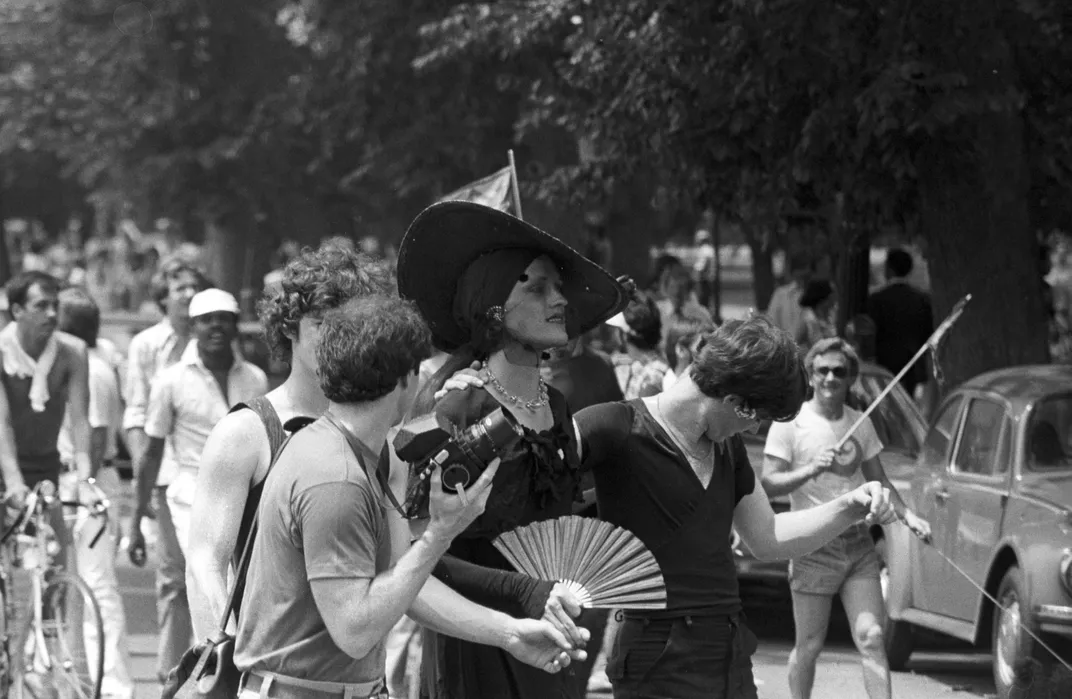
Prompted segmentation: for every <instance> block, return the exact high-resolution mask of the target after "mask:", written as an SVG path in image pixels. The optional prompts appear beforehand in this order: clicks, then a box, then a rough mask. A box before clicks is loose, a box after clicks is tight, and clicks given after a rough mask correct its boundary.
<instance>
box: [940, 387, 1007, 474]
mask: <svg viewBox="0 0 1072 699" xmlns="http://www.w3.org/2000/svg"><path fill="white" fill-rule="evenodd" d="M1004 422H1005V408H1004V407H1003V406H1002V405H1001V404H999V403H996V402H995V401H992V400H988V399H986V398H974V399H972V402H971V404H969V405H968V412H967V414H966V416H965V418H964V427H963V429H961V432H960V442H959V444H958V445H957V456H956V458H955V459H954V462H953V469H954V470H955V471H956V472H958V473H965V474H971V475H974V476H991V475H994V474H995V473H997V472H998V469H997V467H996V463H997V459H998V456H999V451H998V446H999V441H1000V439H1001V432H1002V428H1003V426H1004Z"/></svg>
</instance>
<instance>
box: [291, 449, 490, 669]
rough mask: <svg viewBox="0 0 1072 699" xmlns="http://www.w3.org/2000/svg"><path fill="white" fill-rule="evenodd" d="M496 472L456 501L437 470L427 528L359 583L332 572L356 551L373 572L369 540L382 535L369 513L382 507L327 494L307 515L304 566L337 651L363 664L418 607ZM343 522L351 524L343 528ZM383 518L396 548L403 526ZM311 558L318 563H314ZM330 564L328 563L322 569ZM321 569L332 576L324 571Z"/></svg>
mask: <svg viewBox="0 0 1072 699" xmlns="http://www.w3.org/2000/svg"><path fill="white" fill-rule="evenodd" d="M498 466H499V465H498V463H495V462H493V463H492V465H491V466H490V467H489V468H488V469H487V470H485V471H484V473H483V474H481V476H480V478H479V479H477V481H476V483H475V484H473V486H472V487H470V488H469V489H467V490H466V491H464V493H462V492H459V494H457V495H455V494H450V493H446V492H444V491H443V485H442V478H441V473H440V471H439V470H438V469H437V470H436V471H435V472H433V474H432V477H431V479H430V480H431V483H430V486H431V502H430V504H429V511H430V514H431V518H430V521H429V524H428V527H427V528H426V529H425V531H424V533H422V534H421V535H420V537H418V538H417V539H416V541H414V542H413V543H412V544H411V545H410V546H409V547H408V548H406V549H405V551H404V553H402V555H401V556H398V558H397V561H396V562H395V564H394V566H392V567H391V568H388V569H387V570H384V571H377V572H376V573H375V575H374V576H369V577H358V576H356V575H353V574H352V573H351V574H350V575H348V576H345V577H344V576H342V575H339V574H337V573H335V572H333V571H334V570H336V565H337V564H336V562H335V561H336V559H337V558H338V556H339V555H340V554H342V555H344V556H352V555H353V554H352V552H358V553H359V555H358V556H354V557H355V558H359V557H360V556H361V555H363V556H364V558H365V559H366V563H365V564H364V565H365V568H367V569H369V570H371V568H370V566H369V563H368V562H367V559H369V558H372V557H373V556H370V555H369V554H368V550H369V548H370V546H371V545H372V544H373V543H374V542H369V541H368V540H369V538H370V537H374V536H376V533H375V532H374V531H373V530H372V529H371V528H370V527H369V526H368V523H369V522H370V521H372V518H371V515H366V514H364V513H365V512H367V510H368V509H370V508H371V507H376V508H379V507H380V504H379V503H372V504H371V505H367V504H366V505H364V507H365V510H363V509H362V503H361V502H360V501H358V502H356V503H354V504H350V503H351V501H347V502H346V503H345V504H341V505H340V504H336V503H335V501H333V500H332V499H331V498H330V497H329V496H325V497H323V498H322V499H320V500H318V502H317V503H316V504H315V506H309V507H308V508H307V509H306V510H305V511H304V512H303V513H302V515H301V516H302V537H303V540H304V541H305V542H306V549H305V556H306V559H307V563H306V566H307V569H308V571H309V572H308V575H309V576H310V586H311V588H312V591H313V598H314V600H315V601H316V606H317V608H318V609H319V610H320V613H321V616H322V617H323V618H324V623H325V625H326V626H327V629H328V633H329V634H331V638H332V640H333V641H334V642H335V644H336V645H337V646H338V647H339V648H341V649H342V650H343V651H344V652H345V653H347V654H348V655H350V656H351V657H354V658H363V657H365V656H366V655H368V653H369V652H370V651H371V650H372V649H373V648H374V647H375V646H376V645H377V644H378V643H379V642H380V641H381V640H382V639H383V638H384V637H386V635H387V632H388V631H390V630H391V627H393V626H394V625H395V624H396V623H397V622H398V620H399V619H401V618H402V615H403V614H405V613H406V611H407V610H408V609H409V608H410V606H411V605H412V604H413V601H414V600H415V599H416V598H417V594H418V593H419V592H420V591H421V588H423V587H424V584H425V582H426V581H427V580H428V577H429V576H430V575H431V574H432V570H433V568H435V565H436V563H437V562H438V561H439V558H440V557H441V556H442V555H443V554H444V553H446V551H447V548H448V547H449V546H450V542H451V541H452V540H453V539H454V537H455V536H457V535H458V534H459V533H461V532H462V531H464V530H465V528H466V527H468V526H469V524H470V523H471V522H472V521H473V520H474V519H476V518H477V516H479V515H480V513H481V512H483V511H484V504H485V503H486V502H487V498H488V496H489V495H490V494H491V482H492V479H493V478H494V477H495V473H496V472H497V471H498ZM350 489H352V490H354V491H355V495H353V496H351V497H357V496H360V493H357V492H356V491H357V489H356V488H355V487H353V486H350ZM340 497H341V495H340ZM364 497H366V498H367V497H369V496H368V495H364ZM379 497H381V498H382V497H384V496H383V495H382V494H381V495H380V496H379ZM321 503H328V506H324V505H322V504H321ZM333 510H337V511H333ZM340 516H342V517H345V518H346V520H345V521H347V522H349V526H345V527H342V528H341V529H340V527H339V525H338V518H339V517H340ZM385 520H386V526H387V531H386V532H383V535H385V536H387V537H389V539H390V543H391V545H392V546H393V545H394V543H395V542H396V541H398V540H399V539H400V536H402V534H400V533H399V532H397V531H396V528H397V527H398V526H399V525H398V523H399V522H400V521H401V520H400V519H398V520H396V519H395V518H394V517H391V516H388V517H386V518H385ZM340 532H341V533H340ZM327 534H332V535H334V536H335V540H334V541H332V542H329V543H328V544H327V545H321V544H313V545H312V546H310V542H317V541H321V540H322V539H321V537H322V536H324V535H327ZM392 555H393V554H392ZM310 558H313V559H314V562H313V563H312V564H310V562H309V559H310ZM324 559H328V562H327V563H319V561H322V560H324ZM321 568H323V569H325V570H327V571H328V573H323V574H322V573H318V572H317V571H318V570H320V569H321Z"/></svg>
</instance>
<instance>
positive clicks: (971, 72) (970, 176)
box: [917, 0, 1049, 390]
mask: <svg viewBox="0 0 1072 699" xmlns="http://www.w3.org/2000/svg"><path fill="white" fill-rule="evenodd" d="M1000 7H1001V5H1000V3H999V2H996V0H988V1H987V2H974V1H973V2H966V1H962V2H960V3H958V4H956V5H955V6H954V5H946V4H944V3H935V4H934V5H931V6H929V9H928V11H931V12H935V13H936V14H937V16H938V17H940V19H941V22H944V23H947V24H948V25H949V26H931V27H930V29H929V30H928V31H927V32H926V37H925V39H924V46H925V50H926V53H927V55H929V56H931V57H933V60H934V61H935V62H936V63H937V65H938V68H939V69H950V70H954V71H963V72H964V74H965V75H966V76H967V78H968V81H969V85H970V86H971V88H972V89H976V90H979V91H983V92H985V93H987V94H995V95H996V94H1003V93H1004V94H1007V93H1008V90H1009V89H1010V88H1011V86H1012V85H1015V84H1016V65H1015V62H1014V60H1013V56H1012V52H1011V50H1010V48H1009V44H1008V42H1007V40H1006V39H1005V37H1004V35H1003V34H1002V33H1001V32H1002V26H1003V25H1002V23H1001V22H998V21H995V19H996V18H997V17H998V16H999V13H1000ZM931 24H932V25H935V24H940V23H937V22H931ZM954 29H956V30H957V31H959V32H960V33H961V34H962V35H963V41H958V42H956V44H955V45H953V46H951V45H950V43H949V41H948V37H949V36H953V35H954ZM1023 132H1024V121H1023V116H1022V113H1021V112H1020V111H1018V108H1016V107H1013V106H1008V107H1006V108H1005V109H1004V110H1003V111H988V112H984V113H982V114H970V115H966V116H962V117H961V118H960V119H959V120H958V121H957V122H956V123H954V124H953V125H952V126H951V127H950V128H949V129H948V130H946V131H945V132H938V133H937V134H935V137H934V138H932V139H931V140H930V141H929V142H928V145H927V146H926V147H925V148H924V149H923V150H922V151H921V153H920V156H919V160H918V163H917V171H918V172H919V178H920V182H919V186H920V200H921V211H922V225H923V233H924V235H925V236H926V238H927V241H928V248H929V251H930V254H929V255H928V267H929V270H930V277H931V288H932V298H933V303H934V317H935V322H936V323H938V322H940V321H941V319H942V318H944V317H945V316H946V315H947V314H948V313H949V311H950V309H951V308H952V306H953V305H954V304H955V303H956V302H957V301H958V300H959V299H960V298H961V297H962V296H963V295H964V294H967V293H971V294H972V301H971V303H970V304H969V305H968V308H967V310H966V311H965V312H964V315H963V316H961V319H960V321H959V322H958V323H957V325H956V326H954V328H953V330H952V331H950V333H949V337H948V342H947V343H946V344H945V347H944V350H943V352H942V353H941V355H940V361H941V369H942V373H943V374H944V379H945V380H944V382H943V390H948V389H949V388H952V387H954V386H956V385H957V384H959V383H960V382H962V381H964V380H966V379H969V378H971V377H973V376H975V375H977V374H979V373H981V372H984V371H988V370H991V369H996V368H999V367H1005V366H1009V365H1016V364H1034V363H1044V362H1047V361H1049V347H1048V341H1047V333H1048V325H1047V317H1046V311H1045V308H1044V305H1043V286H1042V279H1041V270H1040V267H1039V249H1038V242H1037V241H1036V239H1035V236H1034V234H1033V232H1032V230H1031V225H1030V217H1029V210H1028V203H1027V195H1028V192H1029V189H1030V176H1029V171H1028V167H1027V160H1026V155H1025V150H1024V135H1023Z"/></svg>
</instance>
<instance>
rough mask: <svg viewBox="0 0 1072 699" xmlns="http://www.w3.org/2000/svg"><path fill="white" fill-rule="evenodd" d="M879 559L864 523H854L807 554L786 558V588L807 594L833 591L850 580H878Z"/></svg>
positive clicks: (836, 591) (880, 565)
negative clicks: (825, 543)
mask: <svg viewBox="0 0 1072 699" xmlns="http://www.w3.org/2000/svg"><path fill="white" fill-rule="evenodd" d="M881 569H882V563H881V562H880V561H879V559H878V554H877V553H876V552H875V542H874V541H873V540H872V539H871V532H869V531H868V529H867V526H865V525H863V524H857V525H854V526H853V527H850V528H849V529H847V530H845V531H844V532H843V533H842V534H841V535H840V536H838V537H837V538H836V539H834V540H833V541H831V542H830V543H829V544H827V545H826V546H823V547H822V548H821V549H819V550H817V551H813V552H812V553H809V554H808V555H806V556H801V557H800V558H794V559H793V560H791V561H790V562H789V589H791V590H792V591H793V592H802V593H805V594H810V595H836V594H837V593H838V591H839V590H841V586H842V585H844V584H845V583H846V582H847V581H849V580H854V579H857V578H860V579H864V578H870V579H874V580H878V578H879V571H880V570H881Z"/></svg>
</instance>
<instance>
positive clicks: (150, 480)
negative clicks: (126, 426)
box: [132, 433, 164, 530]
mask: <svg viewBox="0 0 1072 699" xmlns="http://www.w3.org/2000/svg"><path fill="white" fill-rule="evenodd" d="M143 434H144V433H143ZM146 441H147V442H148V443H147V445H146V447H145V450H144V451H143V452H142V454H141V458H140V459H138V460H137V462H136V463H135V467H134V474H135V475H134V480H135V484H134V494H135V498H136V499H135V501H134V520H133V524H132V527H133V528H134V529H135V530H137V529H138V528H139V526H140V524H141V520H142V518H144V517H146V516H147V515H148V514H149V499H150V498H151V496H152V494H153V487H154V486H155V485H156V477H157V476H158V475H160V462H161V461H162V460H163V458H164V439H163V438H162V437H159V438H158V437H146Z"/></svg>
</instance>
